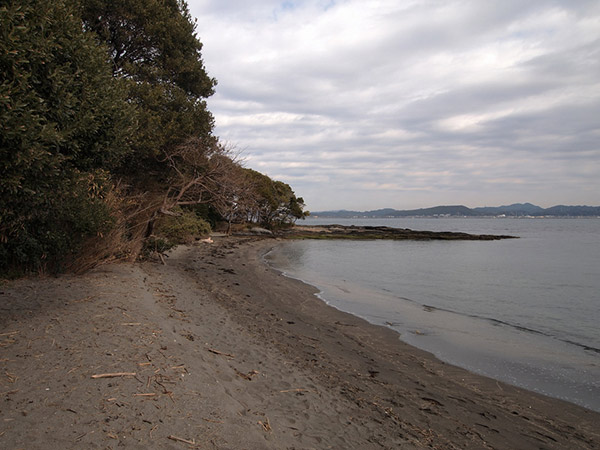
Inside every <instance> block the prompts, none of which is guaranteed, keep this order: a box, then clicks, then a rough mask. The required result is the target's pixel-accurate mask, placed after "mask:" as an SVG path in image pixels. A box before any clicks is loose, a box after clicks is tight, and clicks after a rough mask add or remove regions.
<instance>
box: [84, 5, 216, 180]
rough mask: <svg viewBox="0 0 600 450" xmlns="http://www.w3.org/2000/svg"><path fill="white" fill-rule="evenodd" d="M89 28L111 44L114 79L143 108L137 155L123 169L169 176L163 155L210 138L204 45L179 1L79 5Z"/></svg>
mask: <svg viewBox="0 0 600 450" xmlns="http://www.w3.org/2000/svg"><path fill="white" fill-rule="evenodd" d="M82 4H83V9H82V15H83V19H84V22H85V25H86V27H87V28H88V29H90V30H93V31H94V32H95V33H96V34H97V36H98V38H99V39H100V40H102V41H103V42H105V43H106V45H107V46H108V47H109V54H110V57H111V60H112V64H113V72H114V74H115V76H117V77H119V78H121V79H124V80H126V81H127V84H128V87H129V90H128V96H129V98H130V101H131V102H132V103H134V104H135V105H137V106H138V118H139V123H140V127H139V129H138V132H137V133H136V134H135V136H134V142H135V153H134V155H133V157H132V158H131V159H130V161H128V163H127V165H126V166H125V169H126V170H127V171H129V173H130V174H131V173H132V172H138V173H139V171H141V170H143V171H146V172H147V171H148V170H150V171H151V172H152V173H153V175H154V176H160V174H162V173H165V166H164V165H163V164H161V162H164V156H165V154H166V153H167V152H169V151H172V150H173V149H174V148H175V147H177V146H178V145H180V144H182V143H183V142H185V141H186V140H187V139H188V138H190V137H197V138H203V139H205V140H206V139H209V138H211V137H212V130H213V126H214V120H213V117H212V115H211V114H210V112H209V111H208V109H207V106H206V102H205V99H206V98H207V97H209V96H211V95H212V94H213V93H214V87H215V85H216V80H214V79H213V78H210V77H209V76H208V74H207V72H206V70H205V68H204V63H203V61H202V55H201V50H202V44H201V43H200V41H199V39H198V38H197V37H196V34H195V27H196V25H195V23H194V22H193V20H192V18H191V16H190V14H189V10H188V7H187V4H186V3H185V1H182V0H82Z"/></svg>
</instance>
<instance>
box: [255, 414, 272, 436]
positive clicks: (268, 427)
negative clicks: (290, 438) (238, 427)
mask: <svg viewBox="0 0 600 450" xmlns="http://www.w3.org/2000/svg"><path fill="white" fill-rule="evenodd" d="M258 424H259V425H261V426H262V427H263V430H265V432H266V433H270V432H271V431H273V428H271V424H270V423H269V418H268V417H267V419H266V420H265V421H264V422H262V421H260V420H259V421H258Z"/></svg>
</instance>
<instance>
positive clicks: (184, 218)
mask: <svg viewBox="0 0 600 450" xmlns="http://www.w3.org/2000/svg"><path fill="white" fill-rule="evenodd" d="M173 212H174V213H176V214H178V215H177V216H163V217H161V218H160V219H159V220H158V221H157V223H156V227H155V228H154V234H155V235H156V236H158V237H163V238H166V239H167V240H168V241H169V242H170V243H172V244H189V243H191V242H193V241H194V239H195V238H197V237H200V236H205V235H207V234H209V233H210V231H211V229H210V225H209V224H208V222H206V221H205V220H204V219H202V218H200V217H198V215H197V214H196V213H195V212H194V211H189V210H182V209H180V208H175V209H174V210H173Z"/></svg>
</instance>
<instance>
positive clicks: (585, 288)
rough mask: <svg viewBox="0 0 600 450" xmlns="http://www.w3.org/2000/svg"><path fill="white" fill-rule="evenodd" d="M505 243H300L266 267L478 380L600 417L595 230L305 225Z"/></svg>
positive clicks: (585, 226) (530, 224) (406, 222)
mask: <svg viewBox="0 0 600 450" xmlns="http://www.w3.org/2000/svg"><path fill="white" fill-rule="evenodd" d="M325 223H340V224H344V225H350V224H358V225H360V224H364V225H386V226H392V227H398V228H411V229H415V230H432V231H464V232H471V233H485V234H510V235H515V236H519V237H520V239H511V240H501V241H489V242H488V241H449V242H444V241H430V242H411V241H311V240H306V241H293V242H287V243H284V244H282V245H280V246H278V247H276V248H275V249H274V250H273V251H272V252H271V253H270V254H268V255H267V256H266V259H267V261H268V262H269V263H270V264H271V265H273V266H274V267H276V268H277V269H279V270H282V271H283V272H284V273H285V274H286V275H288V276H290V277H294V278H298V279H301V280H303V281H305V282H307V283H309V284H312V285H314V286H316V287H317V288H318V289H320V291H321V292H320V294H319V296H320V297H321V298H322V299H323V300H324V301H326V302H327V303H329V304H331V305H332V306H335V307H337V308H339V309H341V310H343V311H346V312H350V313H353V314H355V315H358V316H360V317H363V318H365V319H367V320H369V321H370V322H372V323H376V324H380V325H384V326H388V327H390V328H392V329H394V330H396V331H397V332H398V333H399V334H400V338H401V339H402V340H404V341H406V342H407V343H409V344H411V345H414V346H416V347H419V348H422V349H424V350H427V351H430V352H431V353H433V354H434V355H436V356H437V357H438V358H440V359H441V360H443V361H446V362H448V363H451V364H455V365H458V366H461V367H464V368H467V369H469V370H471V371H473V372H476V373H480V374H483V375H487V376H490V377H492V378H496V379H499V380H502V381H506V382H508V383H511V384H514V385H517V386H520V387H524V388H526V389H530V390H533V391H537V392H540V393H542V394H546V395H550V396H553V397H557V398H561V399H564V400H567V401H570V402H573V403H577V404H579V405H582V406H585V407H587V408H590V409H594V410H596V411H600V219H508V218H506V219H471V218H469V219H454V218H452V219H362V220H360V219H359V220H356V219H346V220H344V219H335V220H332V219H328V220H325V219H309V220H307V221H306V222H305V223H304V224H306V225H311V224H325Z"/></svg>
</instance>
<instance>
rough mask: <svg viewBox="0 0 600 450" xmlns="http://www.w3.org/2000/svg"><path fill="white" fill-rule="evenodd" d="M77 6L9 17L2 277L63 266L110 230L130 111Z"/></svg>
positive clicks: (1, 146) (15, 8)
mask: <svg viewBox="0 0 600 450" xmlns="http://www.w3.org/2000/svg"><path fill="white" fill-rule="evenodd" d="M74 6H75V5H73V4H72V3H71V2H70V1H68V0H56V1H53V2H38V1H36V0H19V1H13V2H9V3H4V6H2V7H1V8H0V22H1V23H2V28H1V33H2V35H1V39H0V73H1V74H2V75H1V76H2V78H1V79H0V127H1V133H0V170H1V177H0V244H1V245H0V269H6V268H7V267H8V266H24V267H28V268H30V269H38V268H40V269H41V268H43V266H44V265H48V264H50V265H56V264H58V263H59V260H60V259H62V258H63V256H64V255H65V253H69V252H73V251H76V250H77V246H78V245H79V244H81V242H82V239H83V237H85V236H87V235H89V234H93V233H97V232H101V231H102V230H104V229H106V228H107V226H108V224H109V223H110V215H109V214H108V211H106V208H105V206H104V204H103V202H102V196H103V192H104V190H105V189H106V187H107V184H106V182H107V176H106V171H108V170H111V169H113V168H115V167H117V166H118V165H119V164H120V162H121V161H122V160H123V158H124V157H126V156H127V154H128V152H129V148H130V147H129V141H128V138H127V136H128V135H129V133H130V130H131V126H132V123H131V121H130V118H131V107H130V106H129V104H128V103H127V102H126V97H125V92H124V89H123V86H122V84H121V83H120V82H119V81H118V80H115V79H114V78H113V76H112V72H111V70H110V66H109V64H108V59H107V56H106V49H104V48H103V47H99V46H98V43H97V42H96V40H95V39H94V37H93V36H91V35H90V34H88V33H85V32H84V31H83V29H82V27H81V20H80V19H79V18H78V16H77V14H76V10H75V7H74Z"/></svg>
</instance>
